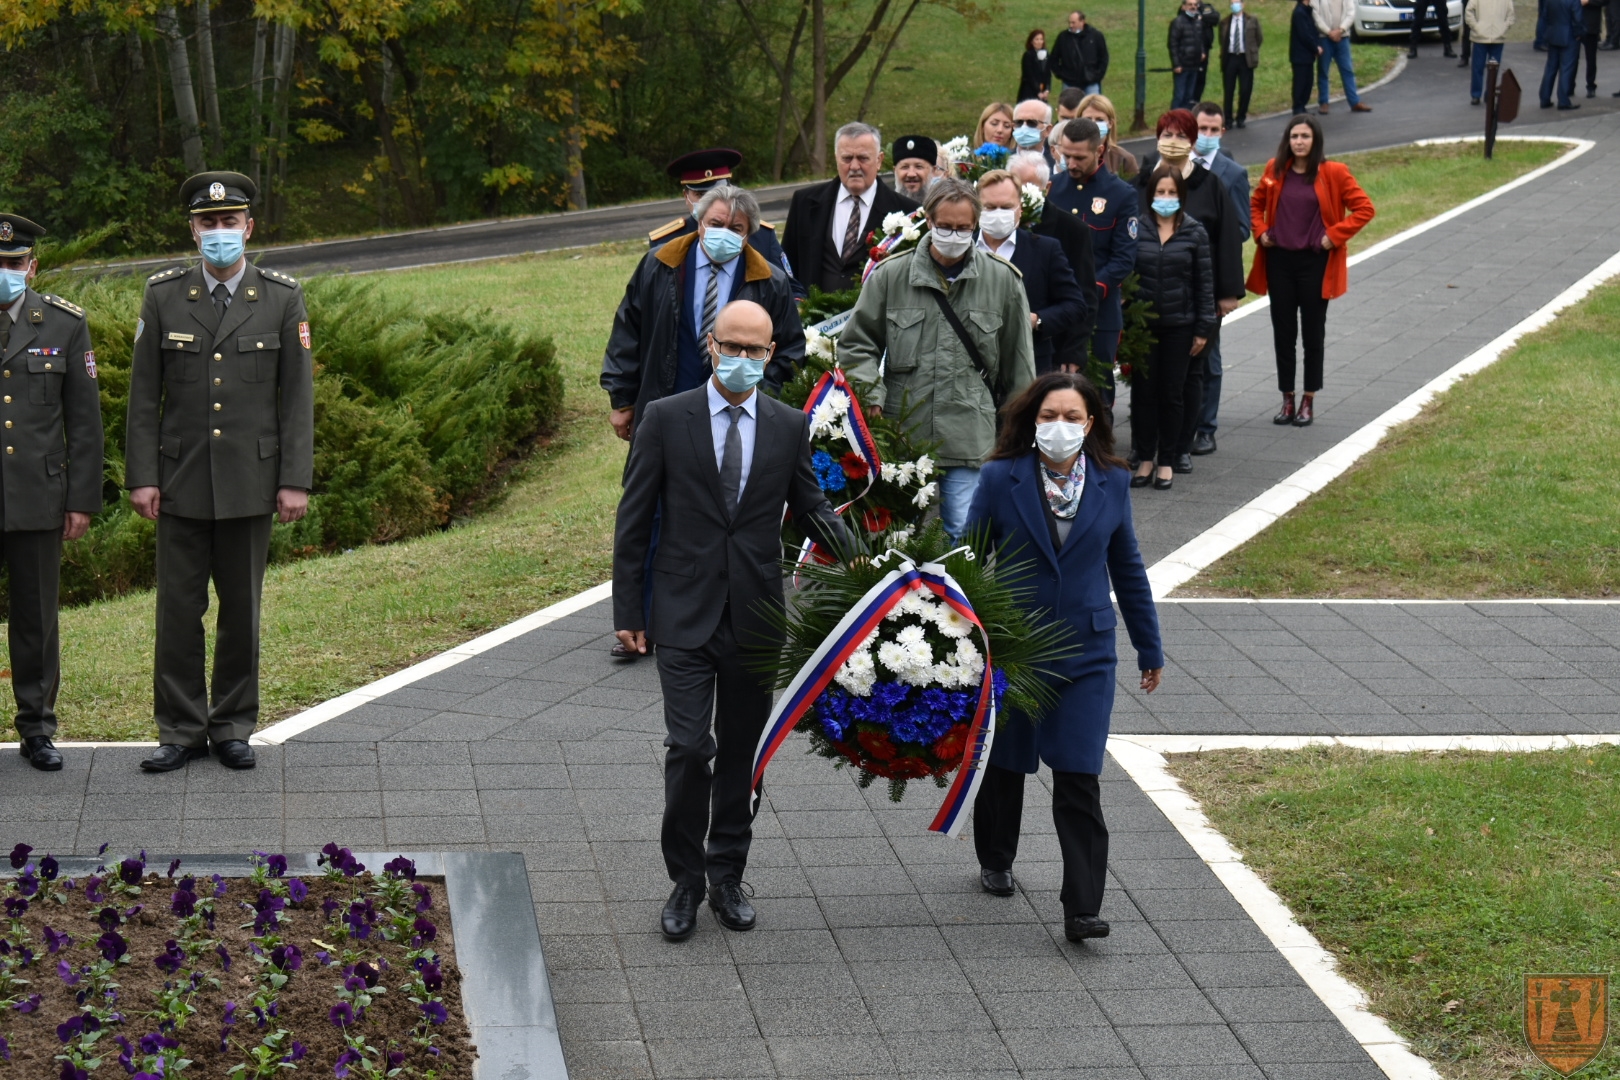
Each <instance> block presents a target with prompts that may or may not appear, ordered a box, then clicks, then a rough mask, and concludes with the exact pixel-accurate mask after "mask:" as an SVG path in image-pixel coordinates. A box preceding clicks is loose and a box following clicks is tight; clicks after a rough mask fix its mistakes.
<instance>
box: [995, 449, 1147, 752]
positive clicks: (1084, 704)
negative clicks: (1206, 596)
mask: <svg viewBox="0 0 1620 1080" xmlns="http://www.w3.org/2000/svg"><path fill="white" fill-rule="evenodd" d="M1086 466H1087V467H1086V489H1085V494H1083V495H1082V496H1081V497H1080V509H1079V512H1078V513H1076V515H1075V519H1074V526H1073V527H1072V528H1071V529H1070V531H1069V538H1068V540H1067V541H1066V542H1065V543H1064V545H1063V550H1062V551H1061V552H1055V551H1053V549H1052V536H1051V531H1050V529H1049V527H1048V525H1047V521H1046V513H1047V511H1046V507H1045V505H1044V502H1045V499H1046V495H1045V493H1044V492H1043V491H1042V490H1041V481H1040V478H1039V476H1038V474H1037V471H1036V460H1035V451H1033V450H1031V451H1030V452H1029V453H1028V454H1025V455H1024V456H1023V457H1020V458H1014V459H1012V460H1010V461H1009V460H1002V461H990V462H986V463H985V466H984V468H983V470H982V471H981V472H980V473H979V486H978V488H977V490H976V491H975V492H974V494H973V506H972V508H971V509H970V510H969V511H968V527H969V528H980V527H985V526H987V527H988V529H989V533H990V540H991V542H992V543H993V544H995V545H997V546H998V547H999V548H1000V549H1001V550H1002V552H1003V555H1002V557H1003V558H1009V559H1012V560H1014V561H1017V560H1024V559H1028V560H1031V561H1032V563H1033V567H1032V570H1033V580H1034V585H1035V595H1034V598H1033V601H1032V606H1034V607H1037V608H1046V609H1050V610H1053V611H1056V612H1057V614H1058V616H1059V617H1060V618H1062V619H1064V620H1065V621H1066V622H1067V623H1068V624H1069V626H1070V627H1071V629H1072V632H1073V634H1074V641H1075V643H1076V644H1078V645H1079V647H1080V651H1079V652H1078V653H1077V654H1075V655H1074V656H1072V657H1070V658H1069V659H1067V660H1064V661H1062V662H1061V663H1059V664H1058V665H1056V667H1055V673H1056V674H1057V675H1058V676H1060V677H1061V678H1062V679H1067V680H1069V681H1068V682H1060V683H1058V684H1057V685H1056V686H1055V688H1056V689H1057V690H1058V692H1059V695H1060V700H1059V703H1058V705H1057V706H1056V707H1055V708H1054V709H1052V710H1051V711H1049V712H1048V713H1047V714H1046V715H1045V716H1043V717H1041V719H1040V720H1039V721H1036V722H1034V723H1031V722H1030V721H1029V720H1028V719H1026V718H1025V717H1024V716H1022V715H1020V714H1018V713H1014V712H1009V713H1008V714H1007V716H1006V722H1005V723H1004V724H1002V726H1001V728H1000V729H999V730H998V731H997V732H996V736H995V743H994V745H993V747H992V748H991V751H990V761H991V764H994V765H999V766H1000V767H1002V768H1003V769H1011V770H1013V771H1014V772H1026V773H1032V772H1034V771H1035V769H1036V767H1037V766H1038V764H1039V763H1040V762H1042V761H1044V762H1046V764H1047V765H1049V766H1051V767H1052V768H1054V769H1057V770H1059V771H1062V772H1079V773H1091V774H1093V775H1095V774H1097V773H1100V772H1101V771H1102V762H1103V749H1104V746H1105V745H1106V743H1107V741H1108V724H1109V719H1110V717H1111V716H1112V714H1113V711H1114V668H1115V665H1116V664H1117V663H1118V660H1119V658H1118V656H1117V655H1116V652H1115V648H1114V627H1115V626H1116V625H1117V621H1116V619H1115V617H1114V606H1113V604H1112V603H1110V602H1109V599H1108V592H1109V588H1110V586H1112V589H1113V591H1114V595H1115V596H1116V597H1117V598H1118V601H1119V610H1120V612H1121V613H1122V614H1123V615H1124V616H1125V628H1126V630H1127V631H1129V633H1130V638H1131V644H1133V645H1135V646H1136V662H1137V666H1138V667H1139V668H1140V669H1141V670H1143V671H1147V670H1150V669H1152V668H1159V667H1163V666H1164V649H1163V647H1162V646H1161V645H1160V643H1159V616H1158V613H1157V612H1156V611H1155V609H1154V606H1153V591H1152V589H1151V587H1150V586H1149V585H1148V579H1147V571H1146V569H1145V568H1144V567H1143V565H1142V555H1141V552H1139V551H1138V550H1137V547H1136V532H1135V530H1134V529H1133V528H1132V527H1131V495H1130V474H1129V473H1127V472H1126V471H1125V470H1124V469H1120V468H1113V469H1104V468H1102V467H1101V466H1099V465H1098V464H1097V463H1096V462H1095V461H1093V460H1091V459H1089V458H1088V459H1087V462H1086Z"/></svg>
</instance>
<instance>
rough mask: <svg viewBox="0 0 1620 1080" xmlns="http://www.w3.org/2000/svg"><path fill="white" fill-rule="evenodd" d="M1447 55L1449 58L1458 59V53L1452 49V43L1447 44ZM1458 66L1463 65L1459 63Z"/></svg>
mask: <svg viewBox="0 0 1620 1080" xmlns="http://www.w3.org/2000/svg"><path fill="white" fill-rule="evenodd" d="M1445 57H1446V59H1447V60H1455V59H1457V54H1456V53H1455V52H1453V51H1452V48H1451V46H1450V45H1447V46H1446V52H1445ZM1458 66H1461V65H1458Z"/></svg>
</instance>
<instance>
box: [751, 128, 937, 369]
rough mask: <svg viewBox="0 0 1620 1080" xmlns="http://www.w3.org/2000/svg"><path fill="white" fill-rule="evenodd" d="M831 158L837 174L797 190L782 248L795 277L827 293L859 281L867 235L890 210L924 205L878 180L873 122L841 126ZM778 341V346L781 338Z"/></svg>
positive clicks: (879, 158) (878, 147)
mask: <svg viewBox="0 0 1620 1080" xmlns="http://www.w3.org/2000/svg"><path fill="white" fill-rule="evenodd" d="M833 159H834V164H835V165H836V166H837V169H838V176H837V178H836V179H833V180H828V181H827V182H826V183H824V184H814V185H812V186H810V187H807V188H800V189H799V190H798V191H796V192H794V193H793V202H792V204H791V205H790V206H789V207H788V217H787V228H786V229H785V230H783V233H782V250H783V251H784V252H786V253H787V257H788V262H789V263H790V264H792V266H793V273H794V275H795V276H796V277H797V278H798V279H799V280H800V281H802V282H803V283H804V284H805V285H815V286H816V287H817V288H819V289H821V290H822V291H823V292H842V291H843V290H845V289H849V288H852V287H854V286H856V285H858V284H860V277H861V269H862V267H864V266H865V265H866V258H867V251H868V248H869V245H868V244H867V242H866V239H867V237H868V236H869V235H871V233H872V232H873V231H874V230H876V229H878V228H879V227H881V226H882V224H883V219H884V218H886V217H888V216H889V215H890V214H893V213H896V212H898V213H902V214H909V213H911V212H912V211H913V210H915V209H917V207H918V206H919V205H920V204H919V203H917V202H916V201H914V200H912V199H908V198H906V197H905V196H904V195H901V194H899V193H898V192H896V191H893V190H891V189H890V188H889V187H887V186H886V185H884V183H883V182H882V181H881V180H879V179H878V173H880V172H881V171H883V143H882V142H881V140H880V138H879V135H878V130H877V128H875V127H873V126H871V125H870V124H862V123H859V122H852V123H848V124H845V125H844V126H843V127H841V128H839V129H838V132H837V134H835V135H834V136H833ZM777 344H778V347H779V348H780V346H781V345H782V339H781V338H780V337H778V338H777Z"/></svg>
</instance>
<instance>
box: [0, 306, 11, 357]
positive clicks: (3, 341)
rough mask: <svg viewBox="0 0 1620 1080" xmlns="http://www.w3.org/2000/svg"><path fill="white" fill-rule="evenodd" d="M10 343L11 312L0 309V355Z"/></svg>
mask: <svg viewBox="0 0 1620 1080" xmlns="http://www.w3.org/2000/svg"><path fill="white" fill-rule="evenodd" d="M10 344H11V312H9V311H0V356H4V355H5V353H6V347H7V346H8V345H10Z"/></svg>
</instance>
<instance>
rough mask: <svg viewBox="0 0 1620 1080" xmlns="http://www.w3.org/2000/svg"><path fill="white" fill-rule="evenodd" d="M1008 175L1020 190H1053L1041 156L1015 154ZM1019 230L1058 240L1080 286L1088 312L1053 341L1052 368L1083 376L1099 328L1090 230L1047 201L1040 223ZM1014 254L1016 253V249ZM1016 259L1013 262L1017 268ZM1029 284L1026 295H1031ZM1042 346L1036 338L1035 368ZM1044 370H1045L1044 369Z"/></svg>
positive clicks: (1032, 302) (1032, 305)
mask: <svg viewBox="0 0 1620 1080" xmlns="http://www.w3.org/2000/svg"><path fill="white" fill-rule="evenodd" d="M1007 171H1008V172H1010V173H1012V174H1013V177H1014V178H1015V179H1017V181H1018V186H1019V187H1024V186H1025V185H1030V186H1033V187H1035V188H1036V189H1038V190H1039V191H1040V192H1041V194H1042V195H1045V194H1046V193H1047V192H1048V191H1050V190H1051V187H1052V170H1051V168H1050V167H1049V166H1048V165H1047V164H1046V158H1045V157H1043V156H1042V155H1040V154H1031V153H1028V152H1021V153H1017V154H1014V155H1013V156H1012V160H1011V161H1009V162H1008V163H1007ZM1019 226H1020V228H1025V229H1028V230H1029V231H1030V232H1032V233H1034V234H1035V235H1036V236H1042V237H1048V238H1050V239H1053V240H1056V241H1057V242H1058V246H1059V247H1061V248H1062V249H1063V257H1064V258H1065V259H1067V260H1068V263H1069V269H1070V270H1071V271H1073V272H1074V279H1075V281H1076V282H1077V283H1078V284H1079V286H1080V292H1081V294H1082V296H1084V298H1085V311H1084V313H1083V314H1082V315H1081V316H1080V321H1079V322H1078V323H1077V324H1076V325H1075V327H1074V328H1073V329H1072V330H1070V331H1069V332H1068V333H1066V334H1060V335H1056V336H1055V338H1054V340H1053V341H1052V358H1051V363H1052V364H1053V366H1055V367H1056V368H1058V369H1059V370H1061V371H1075V372H1081V373H1084V372H1085V370H1086V343H1087V342H1089V341H1090V340H1091V332H1092V331H1093V330H1095V329H1096V327H1097V297H1098V290H1097V260H1096V258H1095V257H1094V256H1093V255H1092V253H1091V230H1090V229H1088V228H1087V227H1086V226H1085V223H1084V222H1082V221H1081V220H1080V219H1079V218H1078V217H1076V216H1075V215H1073V214H1067V213H1064V211H1063V208H1062V207H1060V206H1056V205H1054V204H1053V203H1052V202H1050V201H1048V202H1047V203H1046V205H1045V206H1043V207H1042V208H1041V217H1040V220H1039V221H1034V222H1028V221H1021V222H1020V223H1019ZM1013 250H1014V251H1016V250H1017V248H1016V247H1015V248H1014V249H1013ZM1017 261H1018V260H1016V259H1014V260H1013V262H1014V264H1015V265H1016V264H1017ZM1019 269H1023V267H1021V266H1020V267H1019ZM1028 288H1029V286H1028V284H1027V283H1026V285H1025V291H1026V292H1027V291H1028ZM1034 306H1035V304H1034V299H1033V298H1031V300H1030V307H1031V309H1033V308H1034ZM1039 350H1040V343H1039V336H1038V335H1037V341H1036V356H1035V361H1036V364H1037V365H1039V364H1040V362H1041V357H1040V351H1039ZM1042 370H1045V369H1042Z"/></svg>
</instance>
